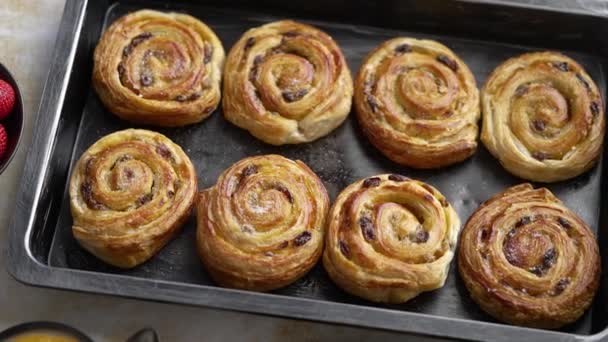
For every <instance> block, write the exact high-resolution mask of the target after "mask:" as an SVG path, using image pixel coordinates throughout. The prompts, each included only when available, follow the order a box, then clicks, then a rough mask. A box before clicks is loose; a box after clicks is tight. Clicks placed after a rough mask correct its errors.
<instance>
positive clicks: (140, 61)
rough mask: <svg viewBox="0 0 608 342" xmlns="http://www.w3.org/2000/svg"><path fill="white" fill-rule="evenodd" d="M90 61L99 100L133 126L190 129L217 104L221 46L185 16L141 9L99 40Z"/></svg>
mask: <svg viewBox="0 0 608 342" xmlns="http://www.w3.org/2000/svg"><path fill="white" fill-rule="evenodd" d="M94 62H95V65H94V68H93V86H94V87H95V90H96V91H97V94H98V95H99V98H100V99H101V101H102V102H103V103H104V105H105V106H106V107H107V108H108V109H109V110H110V111H111V112H112V113H114V114H116V115H118V116H119V117H121V118H123V119H125V120H129V121H131V122H135V123H138V124H151V125H158V126H183V125H187V124H192V123H196V122H200V121H202V120H203V119H205V118H206V117H207V116H209V115H210V114H211V113H212V112H213V111H214V110H215V108H216V107H217V106H218V104H219V101H220V82H221V71H222V68H223V64H224V49H223V48H222V43H221V42H220V40H219V39H218V38H217V36H216V35H215V33H213V31H212V30H211V29H210V28H209V27H207V25H205V24H204V23H202V22H201V21H199V20H197V19H196V18H194V17H191V16H189V15H186V14H179V13H162V12H157V11H151V10H141V11H137V12H133V13H130V14H128V15H126V16H124V17H122V18H120V19H118V20H117V21H115V22H114V23H113V24H112V25H111V26H110V27H109V28H108V29H107V31H106V32H105V33H104V34H103V36H102V37H101V40H100V41H99V44H98V45H97V47H96V48H95V56H94Z"/></svg>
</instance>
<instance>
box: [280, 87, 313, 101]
mask: <svg viewBox="0 0 608 342" xmlns="http://www.w3.org/2000/svg"><path fill="white" fill-rule="evenodd" d="M306 94H308V90H306V89H300V90H297V91H284V92H283V94H282V95H283V99H284V100H285V101H287V102H294V101H298V100H299V99H301V98H303V97H304V96H305V95H306Z"/></svg>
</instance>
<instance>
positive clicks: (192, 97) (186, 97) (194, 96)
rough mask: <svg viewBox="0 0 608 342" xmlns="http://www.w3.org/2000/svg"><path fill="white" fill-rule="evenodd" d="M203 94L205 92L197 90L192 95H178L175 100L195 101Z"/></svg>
mask: <svg viewBox="0 0 608 342" xmlns="http://www.w3.org/2000/svg"><path fill="white" fill-rule="evenodd" d="M201 96H203V94H202V93H201V92H200V91H196V92H194V93H192V94H190V95H177V96H176V97H175V101H177V102H186V101H194V100H196V99H198V98H199V97H201Z"/></svg>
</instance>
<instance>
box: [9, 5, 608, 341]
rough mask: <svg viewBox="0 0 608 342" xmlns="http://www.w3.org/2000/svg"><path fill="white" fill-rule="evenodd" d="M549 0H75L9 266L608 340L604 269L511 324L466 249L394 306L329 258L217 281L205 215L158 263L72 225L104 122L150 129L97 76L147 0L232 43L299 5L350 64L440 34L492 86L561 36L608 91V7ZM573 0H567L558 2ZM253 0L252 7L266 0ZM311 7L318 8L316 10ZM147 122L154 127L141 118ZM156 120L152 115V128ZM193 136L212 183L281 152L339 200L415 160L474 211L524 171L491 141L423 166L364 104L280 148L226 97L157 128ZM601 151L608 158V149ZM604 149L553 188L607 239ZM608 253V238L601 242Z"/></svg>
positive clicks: (55, 277)
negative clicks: (282, 283) (512, 169)
mask: <svg viewBox="0 0 608 342" xmlns="http://www.w3.org/2000/svg"><path fill="white" fill-rule="evenodd" d="M538 3H539V2H538V1H533V0H530V2H524V1H521V0H520V1H517V2H513V3H504V2H499V1H439V0H438V1H422V0H421V1H344V0H321V1H317V0H305V1H304V0H292V1H290V2H289V4H284V3H283V2H282V1H278V0H264V1H256V2H255V4H252V3H249V2H247V1H190V2H187V1H183V2H168V1H167V2H164V3H163V2H143V1H120V2H114V1H109V0H105V1H103V0H101V1H86V0H67V2H66V7H65V12H64V15H63V19H62V22H61V25H60V30H59V34H58V39H57V43H56V46H55V54H54V58H53V62H52V65H51V69H50V73H49V77H48V80H47V83H46V86H45V89H44V92H43V96H42V101H41V105H40V108H39V113H38V121H37V123H36V126H35V130H34V139H33V143H32V145H31V147H30V149H29V152H28V156H27V161H26V166H25V171H24V175H23V179H22V183H21V188H20V191H19V195H18V197H17V199H16V210H15V214H14V216H13V219H12V221H11V226H10V236H9V239H10V241H9V249H8V252H9V258H8V260H9V264H8V268H9V271H10V272H11V273H12V274H13V275H14V276H15V278H17V279H18V280H20V281H22V282H25V283H28V284H32V285H39V286H49V287H56V288H64V289H70V290H79V291H88V292H96V293H104V294H113V295H119V296H126V297H134V298H142V299H148V300H157V301H165V302H173V303H183V304H190V305H200V306H209V307H214V308H223V309H232V310H240V311H249V312H256V313H262V314H269V315H279V316H287V317H292V318H301V319H309V320H317V321H324V322H332V323H341V324H350V325H357V326H365V327H373V328H380V329H388V330H394V331H402V332H408V333H411V334H424V335H432V336H436V337H451V338H463V339H473V340H496V341H511V340H521V339H525V340H534V341H579V340H588V341H596V340H606V339H608V305H607V304H608V303H607V302H606V294H607V290H608V279H607V278H606V276H602V281H601V286H600V290H599V293H598V295H597V297H596V299H595V301H594V304H593V306H592V308H591V309H590V310H588V312H587V313H586V314H585V316H584V317H583V318H581V319H580V320H579V321H577V322H576V323H574V324H572V325H569V326H567V327H565V328H563V329H561V330H558V331H548V330H540V329H528V328H521V327H515V326H509V325H506V324H501V323H498V322H496V321H495V320H493V319H492V318H491V317H489V316H488V315H486V314H484V313H483V312H482V311H481V310H480V309H479V308H478V306H477V305H476V304H475V303H474V302H473V301H472V300H471V299H470V297H469V295H468V293H467V291H466V289H465V288H464V286H463V284H462V281H461V280H460V278H459V276H458V272H457V267H456V263H455V262H453V264H452V266H451V271H450V275H449V277H448V279H447V282H446V284H445V286H444V287H443V288H442V289H439V290H436V291H433V292H429V293H424V294H422V295H420V296H418V297H417V298H415V299H414V300H411V301H410V302H408V303H405V304H402V305H381V304H374V303H370V302H367V301H364V300H360V299H357V298H355V297H352V296H350V295H348V294H346V293H344V292H343V291H341V290H340V289H338V288H337V287H336V286H335V285H333V284H332V283H331V281H330V280H329V279H328V277H327V275H326V273H325V272H324V270H323V268H322V267H321V265H320V264H319V265H317V266H316V267H315V268H314V269H313V270H312V271H311V272H310V273H309V274H308V275H306V276H305V277H303V278H302V279H300V280H299V281H297V282H296V283H294V284H292V285H291V286H288V287H286V288H284V289H281V290H277V291H273V292H271V293H254V292H247V291H240V290H232V289H224V288H220V287H218V286H216V285H214V284H213V282H212V281H211V280H210V279H209V277H208V275H207V273H206V272H205V270H204V269H203V267H202V265H201V263H200V262H199V259H198V256H197V255H196V253H195V246H194V240H195V238H194V232H195V223H194V219H193V218H192V219H190V220H189V221H188V222H187V224H186V226H185V227H184V229H183V231H182V232H181V233H180V234H179V235H178V237H177V238H175V239H174V240H173V241H172V242H170V243H169V244H168V245H167V246H166V247H165V248H164V249H163V250H162V251H161V252H160V253H159V254H158V255H156V256H155V257H153V258H152V259H151V260H150V261H149V262H147V263H145V264H143V265H141V266H139V267H137V268H135V269H133V270H127V271H125V270H118V269H115V268H112V267H110V266H107V265H105V264H103V263H101V262H99V261H97V260H96V259H95V258H94V257H92V256H91V255H89V254H88V253H87V252H85V251H84V250H83V249H81V248H80V247H79V246H78V245H77V243H76V242H75V240H74V238H73V237H72V235H71V225H72V220H71V217H70V213H69V203H68V196H67V191H66V190H67V183H68V176H69V172H70V168H71V166H72V165H73V164H74V162H75V161H76V160H77V159H78V158H79V156H80V155H81V153H82V152H83V151H84V150H85V149H86V148H87V147H88V146H90V145H91V144H92V143H93V142H94V141H96V140H97V139H99V138H100V137H102V136H103V135H105V134H108V133H110V132H114V131H117V130H120V129H125V128H127V127H138V126H136V125H135V126H133V125H130V124H128V123H126V122H124V121H121V120H119V119H118V118H116V117H115V116H114V115H112V114H111V113H109V112H108V111H107V110H106V109H104V107H103V106H102V104H101V103H100V101H99V99H98V98H97V96H96V94H95V93H94V91H93V90H92V88H91V71H92V54H93V49H94V47H95V45H96V43H97V41H98V39H99V37H100V35H101V32H102V31H103V29H104V28H105V27H106V26H107V25H108V23H111V22H112V21H113V20H115V19H116V18H117V17H119V16H121V15H124V14H126V13H127V12H129V11H132V10H136V9H140V8H144V7H147V8H155V9H160V10H173V11H183V12H186V13H189V14H191V15H194V16H196V17H198V18H200V19H202V20H204V21H205V22H206V23H207V24H208V25H209V26H210V27H211V28H213V30H214V31H215V32H216V33H217V34H218V36H219V37H220V39H221V40H222V43H223V44H224V47H225V49H226V50H227V51H228V50H229V49H230V48H231V47H232V45H233V44H234V42H235V41H236V40H237V39H238V38H239V36H240V35H241V34H242V33H243V32H244V31H245V30H247V29H249V28H251V27H254V26H258V25H260V24H262V23H265V22H268V21H272V20H276V19H280V18H293V19H296V20H301V21H304V22H308V23H311V24H313V25H316V26H318V27H320V28H321V29H323V30H325V31H326V32H328V33H329V34H330V35H331V36H333V37H334V39H335V40H336V41H337V42H338V44H339V45H340V47H341V48H342V51H343V52H344V54H345V56H346V59H347V61H348V64H349V66H350V68H351V71H352V72H353V73H354V72H356V71H357V69H358V67H359V64H360V63H361V61H362V59H363V57H364V56H365V54H367V53H368V52H369V51H370V50H371V49H372V48H373V47H375V46H376V45H378V44H379V43H381V42H382V41H384V40H386V39H389V38H392V37H395V36H413V37H424V38H431V39H437V40H439V41H441V42H443V43H444V44H446V45H447V46H449V47H450V48H452V49H453V50H454V51H455V52H456V53H457V54H458V55H460V56H461V57H462V59H463V60H464V61H465V62H466V63H467V64H468V65H469V67H470V68H471V69H472V71H473V73H474V74H475V77H476V79H477V82H478V85H480V86H481V85H482V84H483V82H484V81H485V79H486V77H487V75H488V74H489V73H490V72H491V71H492V69H493V68H494V67H495V66H497V65H498V64H499V63H500V62H502V61H504V60H505V59H507V58H509V57H511V56H514V55H517V54H519V53H522V52H525V51H530V50H537V49H559V50H561V51H563V52H565V53H567V54H568V55H570V56H572V57H573V58H575V59H576V60H578V61H579V62H580V63H581V64H582V65H583V66H584V67H585V68H586V69H587V71H588V72H589V74H590V75H591V76H592V77H593V79H594V80H595V81H596V82H597V83H598V85H599V87H600V89H601V92H602V95H603V96H604V98H605V91H606V78H605V70H606V69H605V60H606V56H607V55H608V49H607V47H608V43H606V42H604V41H603V40H602V38H603V37H606V33H608V18H606V17H604V16H602V15H601V13H597V12H590V11H586V10H582V9H580V8H572V7H571V6H565V7H563V4H564V3H567V2H564V1H560V2H557V3H556V2H554V3H553V7H547V6H541V5H539V4H538ZM557 4H561V5H562V7H556V6H555V5H557ZM254 5H255V6H254ZM311 18H314V20H311ZM140 127H141V126H140ZM145 128H149V127H145ZM155 130H157V131H160V132H161V133H163V134H166V135H167V136H169V137H170V138H171V139H173V140H174V141H175V142H177V143H178V144H180V145H181V146H183V147H184V150H185V151H186V153H187V154H188V155H189V156H190V157H191V159H192V161H193V162H194V164H195V167H196V170H197V172H198V177H199V184H200V187H201V188H204V187H208V186H211V185H213V184H214V183H215V181H216V179H217V177H218V175H219V174H220V173H221V172H222V171H223V170H224V169H225V168H227V167H228V166H230V165H231V164H232V163H234V162H236V161H237V160H239V159H241V158H244V157H246V156H250V155H256V154H265V153H279V154H282V155H284V156H287V157H289V158H293V159H300V160H302V161H304V162H305V163H307V164H308V165H309V166H310V167H311V168H312V169H313V170H314V171H315V172H316V173H317V174H318V175H319V176H320V178H321V179H322V180H323V182H324V183H325V185H326V187H327V189H328V191H329V193H330V197H331V198H332V199H333V198H335V197H336V195H337V194H338V193H339V191H340V190H341V189H343V188H344V187H346V185H348V184H350V183H351V182H353V181H355V180H357V179H360V178H363V177H366V176H369V175H373V174H377V173H385V172H391V173H402V174H405V175H408V176H410V177H414V178H418V179H421V180H423V181H426V182H429V183H430V184H433V185H434V186H436V187H438V188H439V189H440V191H441V192H442V193H443V194H445V195H446V196H447V197H448V199H449V200H450V202H451V203H452V204H453V206H454V208H455V209H456V211H457V212H458V213H459V215H460V217H461V218H462V220H463V221H464V220H466V218H468V216H469V215H470V214H471V213H472V212H473V210H475V208H477V206H478V205H479V204H480V203H482V202H483V201H484V200H486V199H487V198H489V197H490V196H491V195H493V194H494V193H496V192H498V191H501V190H503V189H505V188H507V187H509V186H511V185H514V184H518V183H520V182H521V180H520V179H517V178H515V177H513V176H511V175H509V174H508V173H507V172H505V171H504V170H503V169H502V167H501V166H500V165H499V163H498V161H496V160H495V159H493V158H492V157H491V156H490V155H489V153H488V152H487V151H486V150H485V149H484V148H483V146H481V145H480V148H479V150H478V151H477V153H476V154H475V155H474V156H473V157H472V158H471V159H470V160H468V161H465V162H463V163H461V164H458V165H454V166H451V167H448V168H444V169H441V170H428V171H417V170H412V169H408V168H405V167H402V166H399V165H397V164H394V163H392V162H390V161H389V160H388V159H386V158H384V157H383V156H381V155H380V154H379V153H378V152H377V151H376V150H375V149H374V148H373V147H371V145H370V144H369V143H368V142H367V140H366V139H365V138H364V137H363V136H362V135H361V133H360V130H359V128H358V126H357V123H356V120H355V116H354V113H351V115H350V117H349V118H348V119H347V120H346V122H345V123H344V124H343V125H342V126H341V127H339V128H338V129H336V130H335V131H334V132H332V133H331V134H330V135H329V136H327V137H325V138H322V139H319V140H318V141H316V142H313V143H309V144H302V145H295V146H284V147H274V146H269V145H266V144H264V143H262V142H260V141H257V140H256V139H254V138H253V137H252V136H250V135H249V134H248V133H247V132H245V131H243V130H241V129H238V128H236V127H235V126H233V125H231V124H230V123H228V122H227V121H226V120H224V118H223V116H222V113H221V107H220V108H218V110H216V112H215V113H214V114H213V115H212V116H211V117H210V118H208V119H207V120H205V121H204V122H203V123H200V124H196V125H192V126H189V127H185V128H171V129H155ZM602 160H603V161H605V160H606V158H602ZM603 163H604V162H602V163H600V165H598V166H597V167H595V168H594V169H592V170H591V171H590V172H588V173H585V174H584V175H581V176H579V177H577V178H575V179H572V180H570V181H566V182H561V183H556V184H552V185H549V186H548V187H549V188H550V189H551V190H552V191H553V192H554V193H555V194H556V195H557V196H559V197H560V198H561V199H562V200H564V202H565V203H566V204H567V205H568V206H569V207H570V208H572V209H573V210H574V211H575V212H577V213H578V214H579V215H580V216H581V217H582V218H583V219H584V220H585V221H586V222H588V223H589V224H590V225H591V227H593V229H594V230H595V232H596V234H597V236H598V239H599V243H600V246H606V245H607V242H608V241H607V238H608V234H607V231H606V230H607V229H606V228H604V229H600V230H597V228H598V227H603V226H605V222H606V217H607V212H606V210H605V206H604V205H601V203H603V202H604V201H606V199H605V198H603V197H604V196H606V195H607V194H608V192H607V191H606V184H607V183H606V182H604V181H602V178H603V176H604V175H603V171H602V170H605V169H606V168H605V166H604V167H602V165H601V164H603ZM601 253H602V260H603V264H604V265H606V264H608V263H607V261H608V260H607V257H608V251H607V250H606V248H601Z"/></svg>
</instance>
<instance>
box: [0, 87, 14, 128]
mask: <svg viewBox="0 0 608 342" xmlns="http://www.w3.org/2000/svg"><path fill="white" fill-rule="evenodd" d="M14 105H15V91H14V90H13V87H11V85H10V84H8V83H6V82H5V81H4V80H0V120H3V119H4V118H6V117H7V116H8V115H9V114H10V113H11V112H12V111H13V106H14Z"/></svg>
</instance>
